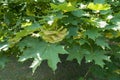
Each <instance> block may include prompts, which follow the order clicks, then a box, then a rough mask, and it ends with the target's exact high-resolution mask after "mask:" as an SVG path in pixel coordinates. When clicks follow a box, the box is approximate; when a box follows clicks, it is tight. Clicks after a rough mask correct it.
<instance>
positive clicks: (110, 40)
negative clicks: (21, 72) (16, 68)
mask: <svg viewBox="0 0 120 80" xmlns="http://www.w3.org/2000/svg"><path fill="white" fill-rule="evenodd" d="M119 40H120V1H119V0H0V66H1V67H2V68H3V67H4V66H5V63H6V62H7V61H8V60H9V57H10V56H13V55H14V56H15V57H16V58H18V61H22V62H23V61H26V60H28V59H31V58H32V59H34V60H33V63H32V64H31V66H30V67H31V68H32V69H33V72H34V71H35V70H36V68H37V67H38V66H39V65H40V64H41V62H42V61H43V60H47V62H48V65H49V67H50V68H51V69H52V70H53V71H55V70H56V69H57V63H58V62H60V59H59V56H58V55H59V54H68V57H67V60H73V59H76V60H77V61H78V63H79V64H81V61H82V59H83V58H85V60H86V63H93V66H92V67H93V68H91V71H92V69H98V70H99V67H100V69H101V70H103V71H105V72H104V73H108V72H109V73H108V74H105V75H104V76H108V77H104V76H102V78H100V80H102V79H105V80H118V79H120V77H119V76H118V75H120V64H119V62H120V41H119ZM111 65H112V66H114V67H115V68H114V69H111ZM98 66H99V67H98ZM92 73H93V74H95V73H97V72H95V71H94V70H93V71H92ZM101 74H102V73H101ZM113 74H115V75H114V76H113V77H111V75H113ZM97 76H98V78H99V75H97ZM80 80H83V79H82V78H81V79H80Z"/></svg>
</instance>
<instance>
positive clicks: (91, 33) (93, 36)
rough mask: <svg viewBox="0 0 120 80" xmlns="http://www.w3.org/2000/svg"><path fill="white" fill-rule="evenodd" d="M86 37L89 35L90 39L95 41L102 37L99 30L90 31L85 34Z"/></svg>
mask: <svg viewBox="0 0 120 80" xmlns="http://www.w3.org/2000/svg"><path fill="white" fill-rule="evenodd" d="M85 35H87V36H88V38H90V39H93V40H95V39H96V38H98V37H99V36H101V34H100V33H99V32H98V30H97V29H89V30H87V31H86V32H85Z"/></svg>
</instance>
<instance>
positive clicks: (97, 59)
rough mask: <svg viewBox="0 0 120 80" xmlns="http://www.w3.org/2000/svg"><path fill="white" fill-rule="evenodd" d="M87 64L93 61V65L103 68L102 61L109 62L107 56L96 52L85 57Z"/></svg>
mask: <svg viewBox="0 0 120 80" xmlns="http://www.w3.org/2000/svg"><path fill="white" fill-rule="evenodd" d="M85 58H86V61H87V62H92V61H93V60H94V61H95V64H97V65H100V66H101V67H103V66H104V64H105V63H104V62H103V60H107V61H110V58H109V56H106V55H105V54H104V51H100V50H96V51H94V52H93V53H91V54H88V55H86V56H85Z"/></svg>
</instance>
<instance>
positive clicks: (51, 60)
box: [18, 37, 67, 72]
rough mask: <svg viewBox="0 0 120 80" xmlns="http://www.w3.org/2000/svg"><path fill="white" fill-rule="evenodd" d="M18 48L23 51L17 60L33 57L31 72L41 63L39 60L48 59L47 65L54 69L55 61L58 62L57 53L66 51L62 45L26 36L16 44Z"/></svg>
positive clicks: (55, 66)
mask: <svg viewBox="0 0 120 80" xmlns="http://www.w3.org/2000/svg"><path fill="white" fill-rule="evenodd" d="M18 47H19V49H20V50H21V51H22V52H23V54H22V55H21V56H20V58H19V61H25V60H27V59H29V58H34V61H33V63H32V65H31V66H30V67H31V68H33V72H34V71H35V70H36V68H37V67H38V66H39V65H40V64H41V61H43V60H48V65H49V66H50V67H51V68H52V69H53V70H54V71H55V70H56V68H57V63H58V62H60V59H59V57H58V54H65V53H67V51H66V50H64V47H63V46H62V45H58V44H49V43H46V42H43V41H40V40H39V39H38V38H32V37H26V38H25V39H23V40H22V41H21V42H20V43H19V44H18Z"/></svg>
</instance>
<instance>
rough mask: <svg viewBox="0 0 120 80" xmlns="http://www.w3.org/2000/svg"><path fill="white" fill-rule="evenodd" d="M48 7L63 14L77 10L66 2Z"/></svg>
mask: <svg viewBox="0 0 120 80" xmlns="http://www.w3.org/2000/svg"><path fill="white" fill-rule="evenodd" d="M50 5H51V7H52V8H53V9H55V10H61V11H64V12H69V11H74V10H76V9H77V8H76V7H75V6H74V4H73V3H71V2H68V3H66V2H64V3H61V4H58V5H55V4H53V3H51V4H50Z"/></svg>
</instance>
